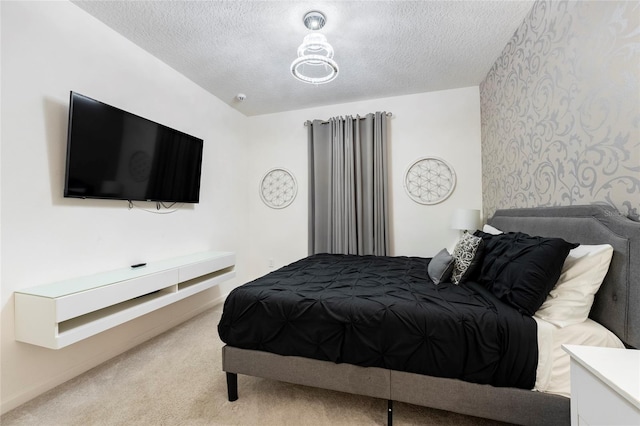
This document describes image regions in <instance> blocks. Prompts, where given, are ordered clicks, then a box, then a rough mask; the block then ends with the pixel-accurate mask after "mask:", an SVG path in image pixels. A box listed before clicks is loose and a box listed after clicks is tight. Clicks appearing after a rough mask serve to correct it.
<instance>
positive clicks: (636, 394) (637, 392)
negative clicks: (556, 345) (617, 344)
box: [563, 345, 640, 426]
mask: <svg viewBox="0 0 640 426" xmlns="http://www.w3.org/2000/svg"><path fill="white" fill-rule="evenodd" d="M563 349H564V350H565V352H567V353H568V354H569V355H570V356H571V424H572V425H590V426H594V425H608V426H611V425H640V351H638V350H631V349H613V348H599V347H592V346H577V345H563Z"/></svg>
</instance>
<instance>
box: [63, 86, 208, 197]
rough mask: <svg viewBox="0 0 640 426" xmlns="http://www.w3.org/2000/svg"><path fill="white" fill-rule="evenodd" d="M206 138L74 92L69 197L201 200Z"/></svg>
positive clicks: (66, 192) (66, 187)
mask: <svg viewBox="0 0 640 426" xmlns="http://www.w3.org/2000/svg"><path fill="white" fill-rule="evenodd" d="M202 147H203V140H202V139H199V138H197V137H194V136H190V135H188V134H186V133H182V132H180V131H178V130H175V129H171V128H169V127H167V126H163V125H162V124H158V123H156V122H153V121H151V120H147V119H146V118H142V117H139V116H137V115H135V114H131V113H129V112H126V111H123V110H121V109H118V108H116V107H113V106H111V105H107V104H105V103H102V102H100V101H97V100H95V99H91V98H89V97H87V96H84V95H81V94H79V93H76V92H71V99H70V102H69V127H68V134H67V167H66V173H65V182H64V196H65V197H73V198H102V199H115V200H129V201H156V202H182V203H198V202H199V201H200V172H201V168H202Z"/></svg>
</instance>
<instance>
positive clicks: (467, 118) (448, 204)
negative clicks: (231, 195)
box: [248, 87, 482, 276]
mask: <svg viewBox="0 0 640 426" xmlns="http://www.w3.org/2000/svg"><path fill="white" fill-rule="evenodd" d="M318 90H322V88H321V87H319V88H318ZM383 110H384V111H388V112H391V113H393V117H392V118H391V119H390V125H389V138H390V141H391V143H390V152H389V154H390V157H391V161H390V174H391V176H390V178H391V185H390V191H391V197H390V200H391V212H390V213H391V221H392V242H391V246H392V254H394V255H399V256H400V255H408V256H427V257H430V256H433V255H434V254H436V253H437V252H438V251H439V250H440V249H442V248H443V247H448V248H451V247H452V246H453V245H454V244H455V241H456V240H457V238H458V233H457V231H453V230H451V229H449V220H450V219H449V218H450V215H451V213H452V211H453V210H454V209H455V208H457V207H465V208H476V209H481V207H482V193H481V190H482V186H481V170H480V98H479V92H478V87H468V88H462V89H455V90H446V91H440V92H431V93H423V94H417V95H409V96H400V97H393V98H385V99H375V100H369V101H363V102H354V103H348V104H340V105H332V106H327V107H321V108H312V109H306V110H298V111H290V112H284V113H278V114H271V115H263V116H255V117H250V118H249V123H250V126H249V132H250V134H249V142H248V144H249V150H250V153H251V156H250V168H249V171H248V176H249V187H250V194H249V195H250V199H249V205H250V211H251V213H250V214H251V216H250V220H249V223H250V226H251V259H252V263H251V266H252V267H251V271H250V272H251V274H252V275H253V276H259V275H262V274H264V273H266V272H269V270H270V268H269V260H271V259H273V261H274V267H276V268H277V267H280V266H283V265H285V264H288V263H290V262H293V261H295V260H297V259H300V258H301V257H303V256H305V255H306V254H307V211H308V205H307V203H308V188H307V186H308V180H307V129H306V127H305V126H304V125H303V123H304V122H305V121H306V120H313V119H328V118H329V117H332V116H336V115H356V114H360V115H364V114H366V113H369V112H375V111H383ZM424 156H436V157H440V158H443V159H444V160H446V161H447V162H449V163H450V164H451V165H452V166H453V168H454V169H455V171H456V174H457V181H458V182H457V186H456V189H455V191H454V192H453V194H452V195H451V196H450V197H449V198H448V199H447V200H446V201H444V202H442V203H440V204H436V205H431V206H427V205H421V204H417V203H415V202H414V201H412V200H411V199H410V198H409V197H408V196H407V194H406V192H405V190H404V187H403V177H404V173H405V171H406V169H407V167H408V166H409V165H410V164H412V163H413V162H414V161H415V160H417V159H419V158H421V157H424ZM273 167H284V168H286V169H288V170H290V171H291V172H292V173H293V174H294V176H295V177H296V179H297V181H298V195H297V197H296V199H295V200H294V202H293V203H292V204H291V205H290V206H289V207H287V208H284V209H279V210H274V209H271V208H269V207H267V206H265V205H264V204H263V203H262V201H261V200H260V197H259V195H258V186H259V183H260V180H261V178H262V176H263V175H264V173H265V172H266V171H267V170H269V169H271V168H273Z"/></svg>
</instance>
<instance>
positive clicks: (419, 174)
mask: <svg viewBox="0 0 640 426" xmlns="http://www.w3.org/2000/svg"><path fill="white" fill-rule="evenodd" d="M403 184H404V189H405V190H406V191H407V194H409V197H411V199H412V200H413V201H415V202H416V203H420V204H438V203H440V202H442V201H444V200H446V199H447V198H449V195H451V193H452V192H453V189H454V188H455V186H456V173H455V172H454V171H453V167H451V165H450V164H449V163H447V162H446V161H444V160H443V159H441V158H437V157H424V158H421V159H419V160H417V161H415V162H414V163H413V164H411V165H410V166H409V167H408V168H407V171H406V173H405V175H404V182H403Z"/></svg>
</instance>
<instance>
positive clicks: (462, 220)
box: [451, 209, 480, 231]
mask: <svg viewBox="0 0 640 426" xmlns="http://www.w3.org/2000/svg"><path fill="white" fill-rule="evenodd" d="M451 228H452V229H463V230H466V231H470V230H472V229H478V228H480V210H475V209H455V210H454V211H453V216H451Z"/></svg>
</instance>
